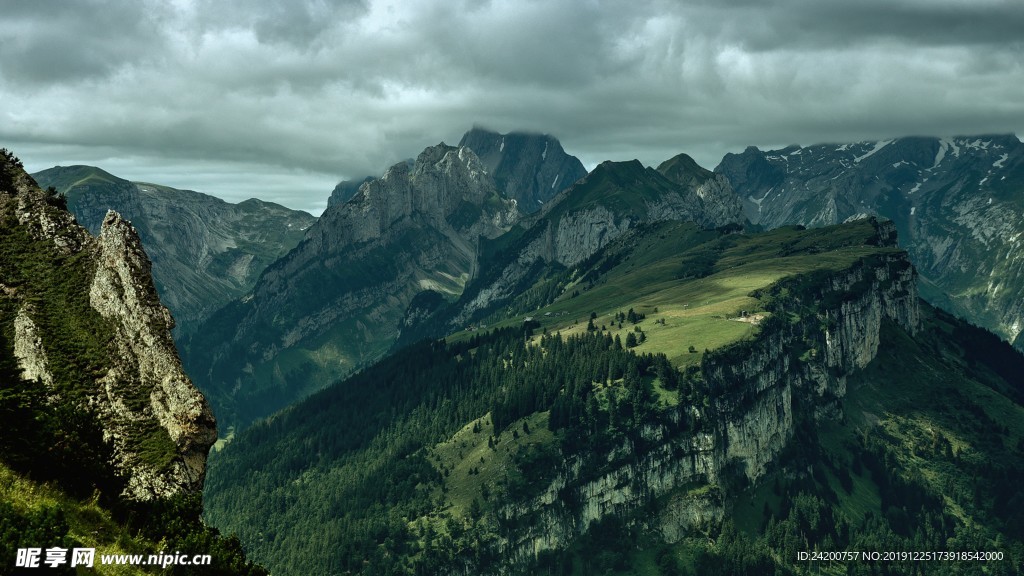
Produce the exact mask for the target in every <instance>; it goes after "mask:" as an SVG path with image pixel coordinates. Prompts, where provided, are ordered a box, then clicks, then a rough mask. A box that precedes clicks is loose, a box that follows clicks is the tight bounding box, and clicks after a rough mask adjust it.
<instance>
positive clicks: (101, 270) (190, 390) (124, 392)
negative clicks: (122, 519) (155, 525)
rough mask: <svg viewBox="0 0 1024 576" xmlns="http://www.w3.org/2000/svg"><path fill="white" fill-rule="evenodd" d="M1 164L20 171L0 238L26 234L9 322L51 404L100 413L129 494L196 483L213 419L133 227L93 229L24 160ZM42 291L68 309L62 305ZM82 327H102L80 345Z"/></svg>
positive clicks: (20, 355)
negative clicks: (188, 370)
mask: <svg viewBox="0 0 1024 576" xmlns="http://www.w3.org/2000/svg"><path fill="white" fill-rule="evenodd" d="M0 168H2V169H3V170H4V171H5V175H6V176H8V177H10V175H11V174H12V173H13V174H14V176H13V177H12V178H10V179H11V182H12V184H11V185H10V186H9V187H5V188H4V189H0V219H2V222H3V223H2V225H3V226H5V227H7V226H10V227H11V228H8V229H6V230H5V238H7V239H9V240H8V241H10V242H21V243H22V244H20V246H21V248H20V249H19V250H16V252H18V253H19V254H20V256H18V257H20V258H21V259H22V260H21V265H20V266H12V267H10V268H7V269H6V270H7V271H8V272H12V273H13V274H14V278H12V280H13V282H14V284H13V285H14V286H16V287H9V286H7V285H6V283H7V281H8V279H7V278H4V286H2V288H3V290H2V295H0V297H2V298H4V300H5V306H4V307H3V308H4V310H10V311H12V312H11V314H12V316H13V317H12V318H9V319H5V320H6V321H9V322H10V326H11V327H12V332H13V342H12V344H13V353H14V355H15V357H16V358H17V359H18V363H19V366H20V368H21V370H22V376H23V377H24V378H25V379H27V380H30V381H38V382H40V383H41V385H42V386H45V387H46V388H47V393H48V395H49V397H50V399H51V402H62V403H72V406H73V408H74V409H75V410H80V411H85V412H88V413H90V414H92V415H94V417H95V418H96V420H97V422H96V423H97V424H98V426H99V428H100V430H101V431H102V436H103V441H104V442H107V443H109V445H110V448H111V449H112V453H113V456H112V458H113V461H111V462H108V463H107V464H108V465H110V466H111V467H112V468H113V471H114V472H116V474H117V475H118V476H120V477H121V478H123V479H124V480H125V481H126V484H125V488H124V492H123V496H125V497H128V498H131V499H136V500H150V499H153V498H157V497H167V496H173V495H176V494H182V493H194V492H197V491H199V490H200V489H201V488H202V484H203V478H204V474H205V469H206V466H205V465H206V455H207V451H208V449H209V447H210V446H211V445H212V443H213V441H214V440H215V439H216V432H215V424H214V420H213V417H212V415H211V413H210V411H209V408H208V407H207V405H206V402H205V400H204V398H203V396H202V395H201V394H200V393H199V392H198V390H196V388H195V387H194V386H193V385H192V383H191V381H189V379H188V377H187V376H186V375H185V374H184V372H183V371H182V368H181V364H180V362H179V360H178V355H177V351H176V349H175V347H174V343H173V341H172V339H171V334H170V330H171V328H172V326H173V320H172V319H171V316H170V314H169V312H168V311H167V309H166V308H164V307H163V305H161V303H160V300H159V298H158V296H157V293H156V289H155V288H154V286H153V281H152V277H151V276H150V261H149V259H148V258H147V257H146V254H145V252H144V251H143V250H142V246H141V243H140V241H139V237H138V234H137V233H136V232H135V229H134V228H133V227H132V226H131V224H129V223H128V222H126V221H124V220H122V219H121V218H120V216H118V215H117V214H116V213H114V212H109V213H108V214H107V215H106V217H105V219H104V223H103V228H102V231H101V233H100V235H99V237H98V238H97V237H93V236H91V235H90V234H89V233H88V232H87V231H86V230H85V229H84V228H82V227H81V226H79V225H77V224H76V223H75V219H74V217H73V216H72V215H71V214H70V213H69V212H68V211H67V210H66V209H64V208H63V207H62V201H61V199H60V198H59V197H55V196H52V195H50V194H48V193H46V192H43V191H42V190H40V189H39V187H38V186H36V184H35V182H34V181H33V180H32V179H31V178H30V177H28V175H26V174H24V172H23V171H21V170H20V166H17V165H16V164H14V163H13V162H11V163H8V162H7V159H6V158H5V159H4V165H3V166H0ZM9 253H10V252H9ZM11 257H12V256H8V258H11ZM18 270H28V272H19V271H18ZM44 278H49V280H44ZM79 279H84V280H83V281H82V282H79ZM76 282H77V283H78V284H76ZM55 285H59V287H57V288H55V287H54V286H55ZM47 295H52V296H54V297H57V298H60V299H61V301H62V302H64V304H65V305H66V307H65V308H63V309H60V308H55V305H54V304H53V302H49V301H47V298H49V296H47ZM83 331H86V332H89V333H91V334H90V336H96V334H98V333H99V332H102V333H103V335H102V336H96V340H95V341H93V342H91V343H86V342H80V341H79V340H80V339H82V333H83ZM61 342H63V344H61ZM69 344H70V345H71V346H72V347H76V346H78V345H79V344H81V346H82V347H83V350H84V351H85V352H83V353H85V354H87V355H88V356H89V358H90V359H89V360H82V359H81V357H80V355H79V352H72V353H71V355H72V356H74V357H75V360H74V361H73V362H69V361H68V360H69V352H68V351H67V350H66V349H64V348H65V347H66V346H67V345H69ZM58 357H59V358H60V359H61V361H60V362H55V361H54V358H58ZM76 362H77V363H76ZM82 362H88V363H87V364H81V363H82ZM78 366H87V367H88V370H79V369H78ZM58 377H59V378H58Z"/></svg>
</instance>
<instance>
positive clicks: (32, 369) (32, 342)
mask: <svg viewBox="0 0 1024 576" xmlns="http://www.w3.org/2000/svg"><path fill="white" fill-rule="evenodd" d="M30 310H31V308H30V307H29V306H23V307H22V308H21V309H20V310H18V315H17V316H16V317H15V318H14V356H15V357H16V358H17V359H18V366H19V367H20V368H21V373H22V376H23V377H24V378H25V379H26V380H38V381H40V382H42V383H43V384H45V385H46V386H47V387H52V386H53V375H52V374H50V368H49V361H48V360H47V359H46V350H45V349H44V348H43V339H42V338H41V337H40V336H39V331H38V330H37V329H36V324H35V322H33V321H32V317H31V315H30V314H29V311H30Z"/></svg>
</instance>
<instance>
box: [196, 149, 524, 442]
mask: <svg viewBox="0 0 1024 576" xmlns="http://www.w3.org/2000/svg"><path fill="white" fill-rule="evenodd" d="M518 218H519V211H518V209H517V206H516V201H515V200H513V199H508V198H505V197H503V196H502V194H501V193H500V192H499V191H498V189H497V188H496V186H495V184H494V180H493V178H492V177H491V175H490V173H489V172H488V171H487V168H486V167H485V165H484V164H483V162H482V161H481V160H480V158H479V157H478V156H477V155H476V153H475V152H474V151H473V150H472V149H470V148H468V147H465V146H449V145H447V144H444V143H440V144H437V145H435V146H430V147H428V148H426V149H425V150H423V152H422V153H420V154H419V155H418V156H417V158H416V160H415V161H414V162H413V163H411V164H410V163H408V162H399V163H397V164H395V165H393V166H391V167H390V168H388V170H387V171H385V173H384V175H383V176H381V177H380V178H375V179H372V180H369V181H367V182H364V183H363V184H361V185H360V187H359V190H358V192H356V193H355V194H354V195H353V196H352V198H351V199H349V200H348V201H347V202H345V203H343V204H334V205H332V206H329V207H328V208H327V210H325V211H324V213H323V215H322V216H321V217H320V219H319V220H318V221H317V223H316V224H315V225H313V226H312V227H311V228H310V229H309V231H308V232H307V233H306V237H305V238H304V240H303V241H302V242H301V243H300V244H299V245H298V246H297V247H296V248H295V249H294V250H293V251H292V252H291V253H289V254H288V255H287V256H285V257H284V258H282V259H280V260H278V261H277V262H276V263H274V264H273V265H272V266H270V267H269V268H267V270H266V272H265V273H264V274H263V276H262V277H261V278H260V281H259V282H258V283H257V285H256V286H255V288H254V290H253V293H252V295H251V296H250V297H247V298H245V299H243V300H241V301H239V302H236V303H235V304H234V305H232V306H228V307H226V308H224V309H223V310H222V311H223V312H224V315H225V318H226V319H224V318H215V319H214V320H213V321H212V322H215V323H213V324H211V326H210V331H211V334H224V333H225V332H226V333H227V334H226V337H224V338H221V337H219V336H218V337H213V336H211V337H210V338H209V339H207V338H206V336H205V335H202V336H198V337H195V338H193V340H192V342H191V343H190V344H189V346H188V348H189V353H188V355H187V360H188V362H189V367H190V369H191V370H192V371H193V373H195V374H202V375H203V376H202V377H204V378H207V380H206V386H207V387H208V389H211V390H216V391H217V392H215V393H217V394H223V397H226V399H225V400H224V401H223V402H222V404H221V406H226V405H228V406H230V409H231V410H232V411H234V410H236V409H237V412H235V414H238V415H239V418H238V419H237V420H236V421H238V422H240V423H241V424H243V425H244V424H248V421H249V420H250V419H251V418H252V417H253V415H255V416H256V417H259V416H264V415H266V414H268V413H270V412H272V411H273V410H275V409H278V408H281V407H283V405H285V404H286V403H287V402H288V401H290V400H292V399H294V398H296V397H299V396H301V395H302V394H305V393H308V392H311V391H313V390H316V389H318V388H319V387H321V386H323V385H326V384H328V383H330V382H332V381H333V380H334V379H336V378H337V377H339V376H341V375H343V374H346V373H348V372H350V371H352V370H353V369H355V368H357V367H359V366H361V365H363V364H365V363H366V362H369V361H373V360H376V359H377V358H379V357H380V356H381V355H382V354H383V353H384V352H385V351H386V350H387V349H388V348H389V347H390V346H391V344H392V343H393V342H394V340H395V338H396V337H397V335H398V330H399V324H400V323H401V318H402V315H403V313H404V311H405V310H406V308H407V306H408V305H409V303H411V302H412V301H413V299H414V298H415V297H416V296H417V295H418V294H421V293H423V292H425V291H431V292H434V293H437V294H440V295H444V296H445V297H447V298H456V297H458V295H459V294H461V293H462V290H463V288H464V286H465V284H466V283H467V282H468V281H469V280H470V279H471V278H473V277H474V276H475V275H476V272H477V266H478V262H477V258H478V252H479V251H478V249H479V244H480V239H481V237H486V238H494V237H496V236H498V235H500V234H502V233H504V232H506V231H507V230H508V229H509V228H510V227H511V226H512V225H513V224H514V223H515V222H516V221H517V220H518ZM353 334H354V335H353ZM310 358H316V359H317V360H316V361H310V360H309V359H310ZM227 359H231V361H232V362H233V363H232V364H230V365H228V363H227ZM239 359H243V360H242V361H239ZM324 359H326V360H324ZM257 373H259V374H268V375H271V377H270V378H263V379H262V380H261V379H260V377H259V376H258V375H255V374H257ZM268 389H271V390H273V392H272V393H270V392H267V390H268ZM271 394H273V395H271ZM267 397H270V398H271V400H270V401H267V400H266V398H267ZM236 407H237V408H236Z"/></svg>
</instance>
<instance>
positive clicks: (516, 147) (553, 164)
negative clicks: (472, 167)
mask: <svg viewBox="0 0 1024 576" xmlns="http://www.w3.org/2000/svg"><path fill="white" fill-rule="evenodd" d="M459 146H465V147H467V148H469V149H470V150H472V151H473V152H475V153H476V155H477V156H478V157H479V158H480V160H481V161H482V162H483V164H484V166H485V167H486V169H487V172H488V173H490V174H491V176H492V177H493V178H494V181H495V183H496V184H497V186H498V190H500V191H501V192H502V194H504V195H505V197H506V198H511V199H513V200H515V201H516V202H517V203H518V205H519V209H520V210H521V211H522V212H523V213H524V214H529V213H533V212H536V211H537V210H540V209H541V207H542V206H543V205H544V204H545V203H547V202H549V201H550V200H551V199H552V198H554V197H555V196H556V195H558V193H559V192H561V191H562V190H565V189H566V188H568V187H570V186H572V185H573V184H574V183H575V182H576V181H577V180H579V179H580V178H583V177H584V176H586V175H587V170H586V169H585V168H584V167H583V164H582V163H581V162H580V161H579V159H577V158H576V157H575V156H570V155H569V154H566V153H565V150H563V149H562V144H561V143H560V142H559V141H558V140H557V139H555V138H554V137H552V136H550V135H548V134H543V135H542V134H527V133H522V132H510V133H508V134H498V133H497V132H491V131H489V130H485V129H483V128H473V129H472V130H470V131H469V132H466V134H465V135H463V136H462V140H461V141H460V142H459Z"/></svg>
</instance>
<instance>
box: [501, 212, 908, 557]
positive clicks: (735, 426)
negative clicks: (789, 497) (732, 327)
mask: <svg viewBox="0 0 1024 576" xmlns="http://www.w3.org/2000/svg"><path fill="white" fill-rule="evenodd" d="M884 231H885V228H884V226H883V228H882V229H881V230H880V233H883V232H884ZM824 274H825V276H826V277H825V278H822V277H821V276H815V277H812V278H807V277H797V278H794V279H792V280H784V281H782V282H779V283H777V284H776V285H775V286H774V287H773V289H772V290H771V291H769V292H774V293H778V292H781V291H782V290H786V291H787V292H793V293H795V294H796V296H795V298H794V299H793V300H784V301H780V304H779V306H778V307H777V308H776V310H775V312H774V316H773V318H772V319H770V320H768V321H765V322H764V323H763V324H762V330H761V331H760V333H759V334H758V335H757V336H756V337H754V338H753V339H752V340H750V341H745V342H739V343H736V344H734V345H731V346H728V347H726V348H724V349H721V350H718V351H714V352H711V353H709V354H708V355H706V357H705V360H704V362H703V365H702V372H703V378H704V380H705V382H706V383H707V385H708V387H709V389H710V390H711V391H712V398H711V402H710V404H709V405H708V406H707V407H679V408H677V409H676V412H675V413H674V414H673V415H672V417H671V422H672V423H673V424H670V425H664V424H663V425H657V426H649V427H648V428H647V429H645V430H644V431H643V438H644V439H645V440H649V441H650V445H651V446H653V448H650V449H648V450H647V451H645V452H641V453H638V452H634V447H633V446H628V445H626V446H621V447H619V448H617V449H616V450H614V451H613V453H612V454H610V455H609V462H611V461H613V460H616V458H615V454H616V453H618V454H620V455H621V454H631V455H632V456H633V457H632V458H629V459H626V460H627V463H626V464H623V465H618V466H615V465H612V466H608V467H605V468H604V469H602V470H601V471H600V473H599V474H598V475H597V477H594V471H593V470H585V469H584V467H583V465H582V463H581V462H580V461H579V460H570V461H567V462H566V463H565V466H564V468H563V470H562V471H561V472H560V473H559V474H558V475H557V476H556V477H555V478H554V479H553V480H552V482H551V484H550V485H549V486H548V487H547V489H546V490H545V491H544V492H543V493H542V494H541V495H539V496H537V497H535V498H533V499H530V500H529V501H527V502H517V503H515V504H514V505H509V506H506V507H504V508H503V509H502V510H501V513H500V516H499V517H500V518H501V521H502V522H503V523H505V524H506V525H508V526H515V529H514V530H506V531H505V532H504V533H503V538H502V540H501V541H500V543H499V547H500V552H501V554H502V557H507V558H509V559H510V563H511V564H512V565H516V564H518V565H522V564H525V563H528V562H530V561H531V560H533V559H535V558H536V556H537V554H539V553H540V552H543V551H546V550H555V549H558V548H562V547H564V546H566V545H567V544H568V543H569V542H571V540H572V539H573V538H575V537H577V536H579V535H581V534H583V533H584V532H585V531H586V530H587V529H588V527H589V525H590V523H591V522H592V521H595V520H600V519H601V518H604V517H606V516H608V515H612V514H614V515H619V516H627V515H629V514H631V513H634V512H636V511H638V510H641V509H643V507H645V506H647V505H648V504H649V503H650V502H652V501H653V500H654V499H657V498H660V497H663V496H669V500H668V502H669V504H668V506H667V507H666V508H664V509H662V510H660V511H659V513H658V514H657V516H656V517H653V518H649V519H648V520H649V524H648V527H654V528H655V529H656V530H658V531H660V532H661V533H662V535H663V536H664V537H665V538H666V539H668V540H670V541H671V540H674V539H678V538H679V537H680V535H681V534H684V533H685V532H686V531H687V530H689V529H692V528H695V527H700V526H706V525H708V524H711V523H714V522H717V521H719V520H720V519H721V518H722V516H723V514H724V511H725V506H726V505H727V504H726V498H727V497H728V496H729V495H730V494H728V486H729V485H730V483H734V482H735V481H736V479H737V478H739V477H740V475H742V477H743V478H745V480H746V481H756V480H757V479H758V478H760V477H762V476H763V475H764V474H765V472H766V471H767V470H768V469H770V468H771V467H772V466H773V462H774V459H775V457H776V456H778V454H779V453H780V452H781V451H782V449H783V448H784V447H785V446H786V444H787V443H788V442H789V440H790V439H791V438H792V435H793V431H794V427H793V422H794V416H795V415H794V406H796V405H798V404H801V403H798V402H796V400H795V399H796V397H797V396H800V397H801V398H803V399H804V400H807V401H808V403H809V404H810V405H812V406H814V407H815V415H818V414H827V413H828V411H827V410H822V411H819V410H818V409H817V408H818V407H819V406H821V407H827V406H828V405H830V404H833V403H834V402H835V401H836V400H837V399H838V398H841V397H842V396H843V395H844V394H845V391H846V378H847V376H848V375H850V374H852V373H853V372H854V371H856V370H859V369H861V368H863V367H864V366H865V365H867V363H868V362H870V361H871V360H872V359H873V358H874V356H875V354H876V353H877V350H878V341H879V331H880V330H881V326H882V322H883V321H884V320H888V321H892V322H894V323H896V324H897V325H899V326H901V327H902V328H903V329H904V330H906V331H907V332H909V333H915V332H916V331H917V330H918V329H919V327H920V312H919V309H918V303H917V285H916V273H915V272H914V270H913V268H912V267H911V266H910V264H909V262H908V260H907V258H906V254H905V253H902V252H896V251H893V252H892V253H891V254H889V255H885V256H882V257H878V258H869V259H865V260H862V261H860V262H858V263H857V264H855V265H854V266H851V267H850V268H848V269H846V270H841V271H837V272H828V273H824ZM792 306H801V307H813V308H814V313H811V314H809V315H808V314H806V312H807V310H803V312H805V314H804V315H803V316H801V317H802V318H803V320H801V321H799V322H797V323H795V324H794V323H791V322H790V321H789V320H788V314H787V310H788V309H789V307H792ZM804 405H806V404H804ZM680 421H685V422H688V423H689V425H688V426H678V425H676V424H678V423H679V422H680ZM618 460H622V459H621V458H619V459H618ZM741 481H742V480H741ZM708 484H710V485H717V486H718V487H714V486H712V488H710V489H703V490H699V491H695V492H694V493H686V492H685V491H684V492H683V493H680V492H679V490H680V489H683V488H684V487H686V486H694V485H708ZM720 490H721V491H720ZM723 492H724V495H723ZM723 496H724V497H723Z"/></svg>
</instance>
